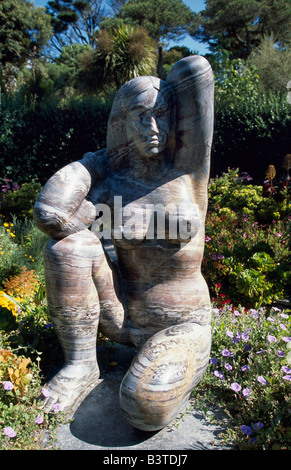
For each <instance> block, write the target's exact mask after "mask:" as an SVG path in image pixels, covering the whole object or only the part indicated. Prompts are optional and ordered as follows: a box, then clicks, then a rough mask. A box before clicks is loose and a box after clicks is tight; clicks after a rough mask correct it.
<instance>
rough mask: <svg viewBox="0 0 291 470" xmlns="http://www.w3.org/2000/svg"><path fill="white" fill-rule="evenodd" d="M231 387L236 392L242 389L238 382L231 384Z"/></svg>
mask: <svg viewBox="0 0 291 470" xmlns="http://www.w3.org/2000/svg"><path fill="white" fill-rule="evenodd" d="M230 388H231V389H232V390H233V391H234V392H239V391H240V390H241V386H240V385H239V384H238V383H236V382H233V383H232V384H231V386H230Z"/></svg>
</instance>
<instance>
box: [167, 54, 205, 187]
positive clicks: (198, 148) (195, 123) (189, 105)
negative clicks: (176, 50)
mask: <svg viewBox="0 0 291 470" xmlns="http://www.w3.org/2000/svg"><path fill="white" fill-rule="evenodd" d="M167 82H168V83H169V84H170V86H171V87H172V89H173V91H174V93H175V95H176V109H177V112H176V151H175V166H176V167H177V168H179V169H181V170H183V171H185V172H186V173H190V174H192V175H193V178H194V181H195V183H196V182H200V183H201V182H203V183H205V182H206V181H207V180H208V178H209V168H210V151H211V144H212V136H213V121H214V109H213V108H214V106H213V95H214V79H213V73H212V69H211V66H210V64H209V62H208V61H207V60H206V59H205V58H204V57H202V56H198V55H194V56H189V57H185V58H184V59H181V60H179V62H177V63H176V64H175V65H174V66H173V67H172V69H171V70H170V72H169V75H168V77H167Z"/></svg>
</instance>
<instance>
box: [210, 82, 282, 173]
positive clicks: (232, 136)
mask: <svg viewBox="0 0 291 470" xmlns="http://www.w3.org/2000/svg"><path fill="white" fill-rule="evenodd" d="M247 77H248V75H247ZM240 79H241V77H240V78H239V80H240ZM227 83H228V82H226V86H227ZM249 83H250V88H249V92H248V94H247V95H246V99H244V95H242V97H238V99H237V100H233V104H232V105H230V102H231V92H232V88H230V89H229V91H227V90H226V91H222V93H219V92H218V96H217V100H216V99H215V103H216V104H217V109H216V114H215V126H214V137H213V147H212V164H211V176H216V175H218V174H220V173H221V172H222V171H226V170H227V168H228V167H230V168H234V167H235V168H237V167H238V168H239V169H240V171H241V172H248V173H249V174H251V175H252V177H253V178H254V179H256V180H262V178H263V177H264V174H265V172H266V169H267V167H268V165H271V164H273V165H275V167H276V169H277V172H278V176H279V173H280V172H282V163H283V158H284V157H285V155H286V154H288V153H290V125H291V106H290V105H289V104H288V102H287V99H286V95H280V94H275V93H274V94H271V93H269V94H263V93H257V90H256V89H254V87H253V84H252V81H250V82H249ZM238 85H239V83H238ZM241 85H242V88H243V87H244V86H246V87H248V85H247V84H245V85H243V84H241ZM218 88H219V87H218ZM239 88H240V85H239V86H238V87H237V88H236V89H235V88H234V90H233V91H234V92H236V90H237V92H238V93H239V91H238V90H239ZM252 90H253V94H252ZM223 94H225V95H226V97H227V98H228V99H227V101H226V102H224V101H223V100H222V99H220V96H223Z"/></svg>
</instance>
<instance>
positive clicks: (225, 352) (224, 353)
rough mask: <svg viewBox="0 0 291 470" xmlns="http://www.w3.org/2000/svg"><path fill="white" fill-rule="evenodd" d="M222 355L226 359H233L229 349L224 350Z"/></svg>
mask: <svg viewBox="0 0 291 470" xmlns="http://www.w3.org/2000/svg"><path fill="white" fill-rule="evenodd" d="M221 354H222V355H223V356H225V357H233V354H232V352H230V351H229V350H228V349H223V350H222V351H221Z"/></svg>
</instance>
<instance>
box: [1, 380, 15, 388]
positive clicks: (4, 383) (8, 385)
mask: <svg viewBox="0 0 291 470" xmlns="http://www.w3.org/2000/svg"><path fill="white" fill-rule="evenodd" d="M2 385H3V388H4V390H13V388H14V385H13V383H12V382H10V380H6V381H4V382H2Z"/></svg>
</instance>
